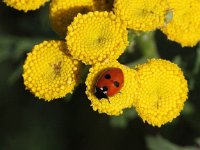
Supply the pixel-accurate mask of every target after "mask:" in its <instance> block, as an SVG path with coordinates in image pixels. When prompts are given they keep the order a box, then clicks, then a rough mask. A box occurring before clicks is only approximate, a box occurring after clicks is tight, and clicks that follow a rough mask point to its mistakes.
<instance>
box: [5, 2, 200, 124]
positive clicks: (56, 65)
mask: <svg viewBox="0 0 200 150" xmlns="http://www.w3.org/2000/svg"><path fill="white" fill-rule="evenodd" d="M4 1H5V2H7V3H8V0H4ZM16 1H17V0H16ZM38 1H39V0H38ZM35 2H37V1H35ZM41 2H43V1H42V0H41ZM169 3H170V5H169ZM169 3H168V1H167V0H151V1H150V0H147V1H145V2H144V1H135V0H115V1H113V0H111V1H109V3H107V1H106V0H73V1H69V0H52V1H51V3H50V12H49V14H50V15H49V16H50V21H51V25H52V28H53V29H54V30H55V31H56V32H57V33H58V34H59V35H60V36H61V37H64V38H63V40H59V41H55V40H51V41H44V42H42V43H40V44H38V45H35V46H34V48H33V50H32V51H31V52H30V53H29V54H28V56H27V58H26V61H25V64H24V72H23V78H24V84H25V86H26V89H28V90H30V91H31V92H32V93H33V94H34V95H35V96H36V97H38V98H42V99H45V100H47V101H50V100H53V99H57V98H60V97H64V96H65V95H66V94H67V93H72V92H73V89H74V87H75V86H77V85H78V84H79V83H80V74H81V66H82V65H81V64H82V63H84V64H86V65H91V68H90V69H89V73H88V75H87V78H86V81H85V84H86V95H87V96H88V99H89V100H90V102H91V106H92V108H93V110H94V111H98V112H99V113H106V114H108V115H120V114H122V113H123V110H124V109H125V108H131V107H132V108H135V109H136V111H137V112H138V114H139V116H140V117H141V118H142V119H143V120H144V121H146V122H148V123H149V124H151V125H153V126H161V125H163V124H165V123H167V122H170V121H172V120H173V119H174V118H176V117H177V116H178V115H179V113H180V111H181V110H182V109H183V106H184V102H185V101H186V99H187V93H188V86H187V81H186V80H185V78H184V75H183V73H182V71H181V69H180V68H179V67H178V66H177V65H175V64H173V63H171V62H169V61H166V60H162V59H151V60H149V61H148V62H147V63H145V64H141V65H138V66H136V67H135V68H129V67H128V66H125V65H122V64H120V63H119V62H118V61H117V59H118V58H119V56H120V55H121V54H122V53H123V52H124V50H125V49H126V47H127V46H128V29H132V30H135V31H150V30H155V29H156V28H162V30H163V32H165V31H166V33H173V34H174V33H175V31H176V32H179V31H177V30H178V28H177V27H178V26H176V27H175V25H177V22H178V23H179V20H177V19H180V18H178V17H173V18H172V19H167V16H168V15H169V14H168V12H170V11H169V10H170V9H171V8H173V9H174V15H175V16H176V13H177V16H179V17H180V16H181V15H180V14H179V8H181V7H182V5H184V4H185V3H184V2H182V3H178V2H175V0H171V1H169ZM197 3H198V2H197V1H196V3H195V4H197ZM99 4H102V5H101V6H99ZM178 4H179V5H180V7H178ZM176 6H177V7H176ZM112 7H113V11H112ZM192 7H194V6H193V5H192ZM176 8H177V9H176ZM183 8H185V7H183ZM18 9H19V8H18ZM180 10H181V9H180ZM195 10H196V9H195ZM26 11H27V10H26ZM190 15H192V12H191V13H190ZM197 17H198V16H197ZM197 17H196V18H195V19H196V21H197ZM176 18H177V19H176ZM191 21H192V20H190V22H191ZM186 22H187V21H186ZM170 24H172V25H171V27H170V28H173V27H175V28H176V30H174V29H170V28H169V26H170ZM186 24H187V23H186ZM188 24H189V23H188ZM168 25H169V26H168ZM187 27H188V26H187ZM196 27H198V25H197V26H196ZM188 28H189V27H188ZM182 29H185V30H186V29H187V28H180V30H182ZM187 31H191V30H187ZM184 33H186V32H184ZM187 33H188V32H187ZM190 34H191V35H190V36H193V33H190ZM167 35H168V34H167ZM168 36H169V37H171V35H170V34H169V35H168ZM187 36H189V34H187ZM196 37H197V36H195V37H194V38H192V39H191V40H196V41H198V40H199V39H198V40H197V38H196ZM170 39H172V40H174V39H173V38H170ZM177 41H178V40H177ZM178 42H182V41H178ZM190 42H191V41H190ZM191 43H192V42H191ZM191 43H184V44H183V46H187V45H194V44H191ZM113 68H117V69H120V70H121V72H122V76H123V82H122V83H119V82H118V81H117V79H119V77H118V76H117V74H115V75H114V76H115V77H113V76H111V75H110V74H106V75H105V76H103V83H104V80H105V83H106V84H108V85H105V86H103V87H98V85H97V83H98V81H99V80H100V77H101V76H102V74H103V73H104V72H105V71H106V70H108V69H110V70H112V69H113ZM114 78H116V80H114ZM108 82H109V83H108ZM119 84H120V85H121V84H122V87H121V88H120V89H119V90H113V91H112V96H111V95H108V94H107V92H108V91H109V88H110V87H111V86H115V87H114V88H117V87H119ZM110 85H111V86H110ZM98 90H100V95H103V96H102V97H97V95H96V93H97V92H99V91H98Z"/></svg>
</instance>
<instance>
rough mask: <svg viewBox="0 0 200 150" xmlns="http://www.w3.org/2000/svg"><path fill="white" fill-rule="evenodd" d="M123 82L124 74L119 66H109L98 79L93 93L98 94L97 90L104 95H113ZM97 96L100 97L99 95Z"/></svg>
mask: <svg viewBox="0 0 200 150" xmlns="http://www.w3.org/2000/svg"><path fill="white" fill-rule="evenodd" d="M123 84H124V74H123V72H122V70H121V69H120V68H110V69H108V70H105V71H104V72H103V73H102V74H101V76H100V78H99V79H98V81H97V83H96V87H95V88H96V89H95V94H96V95H99V94H98V92H99V93H100V95H101V94H105V95H106V96H113V95H115V94H116V93H118V92H119V91H120V90H121V88H122V87H123ZM102 92H103V93H102ZM99 98H101V96H100V97H99ZM102 98H103V97H102ZM104 98H105V97H104Z"/></svg>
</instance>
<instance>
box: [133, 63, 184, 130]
mask: <svg viewBox="0 0 200 150" xmlns="http://www.w3.org/2000/svg"><path fill="white" fill-rule="evenodd" d="M136 69H137V75H138V83H139V84H138V85H139V87H138V89H139V90H138V95H137V101H136V103H135V104H134V105H135V107H136V111H137V112H138V114H139V116H140V117H141V118H142V119H143V121H147V122H148V123H149V124H151V125H153V126H159V127H160V126H161V125H163V124H165V123H167V122H171V121H172V119H174V118H176V117H177V116H178V115H179V114H180V111H181V110H182V109H183V106H184V102H185V100H186V99H187V93H188V86H187V81H186V80H185V78H184V76H183V73H182V71H181V69H180V68H179V67H178V66H177V65H176V64H173V63H171V62H169V61H166V60H162V59H152V60H149V61H148V62H147V63H146V64H143V65H139V66H138V67H137V68H136Z"/></svg>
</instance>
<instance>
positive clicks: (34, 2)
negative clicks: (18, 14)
mask: <svg viewBox="0 0 200 150" xmlns="http://www.w3.org/2000/svg"><path fill="white" fill-rule="evenodd" d="M48 1H49V0H3V2H5V3H6V5H7V6H10V7H13V8H15V9H17V10H23V11H24V12H27V11H29V10H36V9H38V8H39V7H41V6H42V5H44V3H46V2H48Z"/></svg>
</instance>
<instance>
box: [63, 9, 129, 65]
mask: <svg viewBox="0 0 200 150" xmlns="http://www.w3.org/2000/svg"><path fill="white" fill-rule="evenodd" d="M66 41H67V46H68V49H69V51H70V53H71V55H72V56H73V57H74V58H76V59H78V60H81V61H82V62H84V63H85V64H90V65H91V64H95V63H98V62H102V61H104V60H105V59H107V58H109V59H117V58H118V57H119V56H120V55H121V54H122V53H123V52H124V50H125V48H126V46H127V45H128V31H127V30H126V24H124V23H123V22H122V21H121V20H120V19H119V18H117V17H116V16H115V15H114V14H113V13H112V12H106V11H105V12H97V11H95V12H89V13H88V14H85V15H81V14H78V16H77V17H76V18H75V19H74V21H73V22H72V24H71V25H70V26H69V27H68V34H67V37H66Z"/></svg>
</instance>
